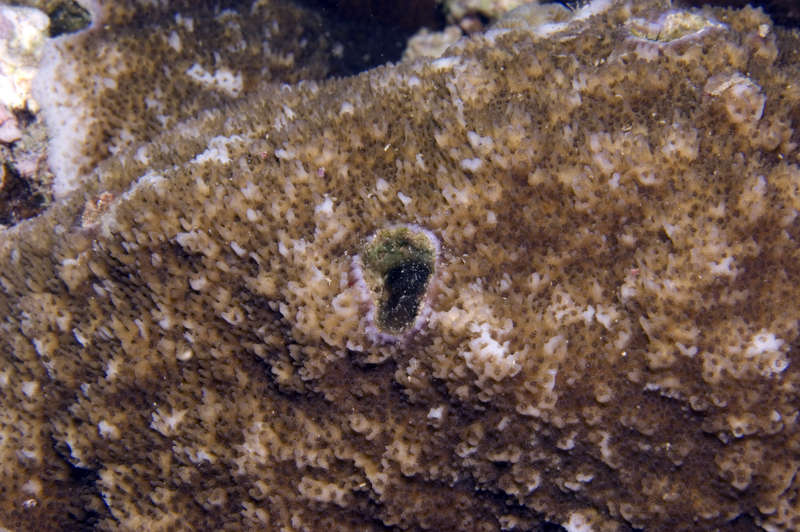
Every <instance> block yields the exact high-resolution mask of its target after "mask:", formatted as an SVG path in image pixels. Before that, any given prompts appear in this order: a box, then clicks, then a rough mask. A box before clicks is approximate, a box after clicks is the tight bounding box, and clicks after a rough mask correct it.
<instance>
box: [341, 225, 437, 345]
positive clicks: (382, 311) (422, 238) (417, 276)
mask: <svg viewBox="0 0 800 532" xmlns="http://www.w3.org/2000/svg"><path fill="white" fill-rule="evenodd" d="M438 256H439V242H438V239H437V238H436V236H434V234H433V233H431V232H430V231H428V230H427V229H424V228H422V227H419V226H417V225H406V224H402V225H395V226H390V227H388V228H385V229H381V230H379V231H378V232H376V233H375V234H373V235H372V236H370V237H369V238H368V239H367V241H366V242H365V244H364V246H363V248H362V250H361V253H359V254H358V255H356V256H355V257H354V259H353V264H354V267H353V274H354V277H355V282H356V284H357V285H358V286H359V288H360V289H361V291H362V296H363V298H362V299H363V301H364V302H365V303H366V305H367V306H368V310H367V320H366V321H367V334H368V336H370V338H372V339H373V340H379V341H383V342H395V341H398V340H401V339H404V338H408V337H409V336H410V335H411V334H413V333H414V332H416V331H417V330H419V329H420V328H421V327H422V325H423V324H424V322H425V320H426V319H427V313H428V301H429V299H430V291H431V290H430V287H431V283H432V281H433V278H434V276H435V274H436V263H437V260H438Z"/></svg>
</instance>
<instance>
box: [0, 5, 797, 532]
mask: <svg viewBox="0 0 800 532" xmlns="http://www.w3.org/2000/svg"><path fill="white" fill-rule="evenodd" d="M262 4H263V2H262V3H260V4H259V5H262ZM118 5H122V6H127V7H128V8H129V11H127V12H126V11H125V10H124V9H123V13H128V15H127V16H128V18H125V17H122V18H120V19H115V18H113V17H112V18H109V19H107V20H110V21H111V22H109V23H108V25H107V27H106V28H107V29H106V30H103V28H95V29H94V30H90V31H94V32H95V33H86V34H80V35H77V36H75V37H68V38H64V39H63V40H62V41H59V43H57V46H58V47H59V49H60V50H61V53H60V55H59V54H54V55H53V56H52V57H51V61H53V64H57V63H58V62H62V63H66V64H68V65H69V66H70V69H69V70H68V71H67V72H69V73H71V74H72V73H74V74H75V75H74V76H73V75H67V76H64V77H63V78H62V77H59V76H58V75H57V73H58V72H59V71H58V70H55V69H54V70H53V71H52V72H54V76H55V77H54V78H53V79H52V85H51V86H58V87H62V88H63V91H62V92H61V93H59V94H62V95H68V96H69V97H70V98H71V99H72V100H71V101H73V102H86V103H85V104H83V105H84V107H80V108H77V109H75V110H74V111H75V112H76V113H87V116H91V117H93V118H92V121H90V122H86V123H90V124H92V128H93V133H92V132H90V133H92V134H89V133H87V134H86V135H84V136H82V137H80V138H82V139H89V140H90V141H91V142H84V143H82V144H77V145H75V146H74V147H73V150H72V151H68V150H55V151H54V152H53V157H54V158H55V161H54V162H55V163H56V164H54V166H55V167H56V168H59V169H61V171H62V174H61V175H59V176H58V177H59V179H62V180H64V181H63V183H64V186H63V188H62V192H63V195H62V197H61V198H60V199H59V200H58V201H56V202H55V203H54V204H53V205H52V206H51V207H50V208H49V209H48V210H47V211H46V212H44V213H43V214H42V215H41V216H39V217H38V218H36V219H33V220H29V221H25V222H22V223H20V224H18V225H16V226H15V227H12V228H8V229H5V230H4V231H3V233H2V238H1V239H0V264H2V269H1V270H0V287H2V292H1V293H0V315H1V316H3V321H2V335H1V336H0V356H2V357H3V358H2V360H3V362H2V365H1V366H0V387H1V388H2V394H0V402H2V403H1V404H2V408H0V428H1V429H2V437H0V454H2V461H0V464H2V465H0V467H1V468H2V469H0V471H1V473H0V479H2V484H0V486H2V497H0V524H1V525H2V526H4V527H6V528H10V529H31V528H34V527H36V526H38V527H40V528H50V529H52V528H70V527H73V528H74V527H76V526H77V525H78V524H84V525H86V524H89V525H94V526H96V527H97V528H101V529H121V530H142V529H147V530H161V529H163V530H167V529H272V530H278V529H286V530H323V529H325V528H326V527H328V528H332V529H337V530H342V529H352V530H369V529H374V530H381V529H386V528H398V529H411V530H415V529H434V530H497V529H506V530H513V529H518V530H530V529H535V528H536V527H537V526H539V525H541V524H542V523H544V522H555V523H560V524H562V525H563V526H564V527H565V528H567V529H569V530H587V529H591V530H619V529H626V528H630V527H640V528H646V529H649V530H671V529H709V528H713V527H721V526H724V525H726V524H728V523H730V522H731V521H732V520H734V519H737V518H739V519H740V520H742V521H740V522H744V523H745V524H746V523H747V522H749V523H751V524H752V523H757V524H759V525H761V526H762V527H764V528H765V529H768V530H792V529H797V528H798V526H800V522H799V521H798V520H800V508H798V489H800V480H799V479H798V477H797V475H796V473H797V469H798V467H799V466H800V435H799V434H798V429H797V423H796V418H797V406H798V386H800V373H798V363H800V360H798V358H799V353H800V351H798V349H799V348H798V345H800V344H799V343H798V330H797V328H798V317H800V297H798V295H800V294H798V286H800V282H799V281H800V262H798V259H799V258H800V256H798V255H799V254H800V251H798V250H799V249H800V248H799V247H798V238H800V221H798V218H797V211H798V209H799V208H800V166H798V164H800V160H798V158H799V155H800V151H798V140H800V134H799V133H798V120H799V119H800V73H799V72H798V70H799V69H800V66H799V65H800V61H798V52H797V50H800V46H798V42H797V40H798V38H797V36H796V34H791V33H788V32H785V31H782V30H780V29H779V28H775V27H773V26H772V25H771V23H770V21H769V20H768V19H767V18H766V17H765V16H764V15H763V14H762V13H761V12H759V11H757V10H753V9H745V10H742V11H725V10H706V11H697V12H692V13H693V14H692V15H691V16H687V15H675V14H674V13H675V12H674V11H669V10H668V7H669V6H667V5H665V3H661V2H657V1H648V2H622V1H620V2H594V3H592V4H590V5H588V6H587V7H585V8H583V9H581V10H577V11H576V12H575V13H573V14H571V15H570V18H569V20H560V21H557V22H551V23H546V24H541V23H540V22H536V21H535V20H533V19H531V18H526V17H525V16H523V17H522V18H521V19H518V20H516V21H512V20H505V21H504V22H503V25H504V26H506V27H498V28H495V29H492V30H490V31H488V32H487V33H485V34H479V35H474V36H472V37H471V38H469V39H463V40H460V41H459V42H457V43H456V44H455V45H454V46H452V47H451V48H450V49H449V50H448V51H447V52H446V53H445V56H444V57H442V58H440V59H437V60H426V59H419V60H416V61H413V62H406V63H401V64H398V65H395V66H391V67H380V68H377V69H374V70H372V71H369V72H366V73H364V74H361V75H359V76H356V77H353V78H349V79H341V80H332V81H327V82H313V81H311V82H303V83H299V84H296V85H291V86H289V85H271V84H268V83H263V84H260V85H258V86H257V87H254V88H252V90H248V91H243V92H242V94H241V95H240V97H239V98H236V99H230V100H225V102H227V104H224V105H221V106H219V107H214V108H209V109H206V110H204V111H202V112H199V113H197V114H196V115H194V116H190V115H189V114H187V113H186V112H184V111H183V110H181V105H180V102H176V101H174V100H171V99H169V98H171V97H172V96H174V95H172V96H170V95H169V94H162V97H163V98H164V99H165V101H164V102H163V105H164V107H165V108H166V109H170V110H171V113H172V114H170V116H169V117H167V119H168V120H169V121H170V122H169V123H170V124H173V126H172V127H170V128H169V130H168V131H165V132H163V133H162V134H154V133H153V131H152V129H148V128H147V127H141V128H130V127H125V126H126V125H127V124H128V123H129V122H128V120H129V118H130V119H131V120H132V121H131V122H130V123H132V124H138V123H139V122H137V121H136V119H135V118H136V116H137V115H136V113H137V112H138V110H139V109H141V105H142V103H141V102H140V101H139V100H138V99H137V98H139V97H142V98H145V97H146V96H145V94H155V92H153V93H151V92H147V91H142V92H140V93H133V94H132V93H130V92H127V93H125V87H123V86H122V85H121V84H119V83H116V84H113V83H106V84H105V85H104V86H105V89H104V90H105V91H106V93H105V98H104V99H105V101H106V102H107V104H106V105H107V106H108V107H103V106H102V105H101V103H99V100H97V99H96V94H95V93H94V92H93V90H94V89H95V88H96V85H95V82H96V80H97V79H98V78H97V74H98V71H97V70H98V68H99V67H98V65H97V64H96V63H94V62H92V61H90V60H88V59H87V58H86V56H85V55H84V52H83V51H82V50H83V48H79V47H77V46H74V45H72V44H71V43H74V42H83V41H82V40H92V39H97V41H98V42H106V41H105V40H104V39H107V38H104V37H102V34H103V31H109V32H110V33H111V34H113V33H114V31H113V30H114V28H115V27H116V26H115V24H123V23H124V22H125V20H128V19H129V18H130V17H131V16H133V17H134V18H135V14H136V13H137V11H136V10H135V9H134V8H135V7H136V6H135V4H134V3H130V4H124V3H119V4H118ZM253 9H254V10H257V9H256V8H253ZM184 16H186V15H181V17H184ZM698 17H699V18H698ZM175 19H176V17H174V16H171V17H167V20H168V21H174V20H175ZM665 20H672V21H677V22H679V23H678V24H673V26H672V29H671V30H670V31H669V32H666V33H663V32H660V31H658V28H657V25H658V24H659V22H663V21H665ZM703 20H704V21H707V24H706V23H701V24H697V22H698V21H701V22H702V21H703ZM681 21H691V24H688V23H681ZM154 28H155V26H150V27H149V28H148V29H147V32H146V33H148V34H152V33H153V32H154V31H155V29H154ZM653 28H656V29H655V30H654V29H653ZM159 35H162V36H164V41H165V42H166V43H167V44H169V35H170V34H169V33H165V34H162V33H159ZM665 35H666V36H667V37H668V38H662V36H665ZM134 37H135V34H134V33H132V34H131V36H130V38H129V39H128V40H127V41H125V42H127V43H128V44H129V45H130V48H129V49H126V53H124V54H122V53H120V54H117V55H118V60H119V61H120V62H121V65H125V68H122V67H120V69H119V71H118V72H120V73H122V72H128V73H129V74H131V75H129V76H128V79H134V78H135V76H133V75H132V74H133V73H136V72H138V71H137V70H136V68H137V65H145V66H147V65H152V64H154V65H158V64H159V61H161V60H163V58H164V55H162V54H161V52H164V53H166V52H165V51H164V50H160V51H159V50H153V49H150V48H148V47H143V45H142V44H141V43H139V42H138V41H137V39H136V38H134ZM73 39H75V40H73ZM188 39H189V35H185V36H181V42H182V43H186V42H188ZM109 46H112V44H109ZM172 48H173V50H174V47H172ZM137 50H138V51H137ZM223 52H224V50H222V51H220V52H219V53H220V57H219V59H218V63H219V64H223V65H224V64H226V63H224V61H225V58H224V57H223ZM140 54H146V56H147V59H148V61H144V59H142V60H141V61H142V62H140V59H139V58H140ZM167 57H170V56H167ZM58 64H61V63H58ZM108 64H113V63H102V65H103V66H102V67H103V68H105V66H106V65H108ZM206 70H208V68H206ZM147 71H148V72H150V74H151V76H150V77H148V78H147V80H149V81H148V83H150V85H149V86H150V87H157V86H160V85H159V84H161V83H164V82H165V81H164V80H163V79H162V78H161V77H160V76H164V75H166V74H164V70H163V69H158V68H155V69H152V68H151V69H148V70H147ZM61 72H65V70H61ZM231 72H232V75H233V76H236V74H237V73H238V71H235V70H233V69H232V70H231ZM106 74H108V71H106ZM109 75H110V74H109ZM112 81H113V78H112ZM185 87H186V88H185V91H187V92H186V93H185V94H184V93H182V94H181V97H182V98H184V99H187V96H186V94H191V91H192V90H193V89H192V85H191V84H188V83H187V84H186V85H185ZM153 90H154V91H155V89H153ZM54 94H56V93H54ZM125 94H127V96H126V97H127V99H125V97H123V96H125ZM151 97H152V96H151ZM212 99H213V98H212ZM225 102H222V103H225ZM43 103H45V105H49V106H50V108H51V110H52V109H53V106H54V105H56V104H58V103H59V102H57V101H56V102H43ZM155 103H156V104H161V103H162V101H161V100H155ZM212 103H220V102H219V101H214V102H212ZM190 109H194V107H190ZM175 113H177V115H176V114H175ZM70 116H75V115H74V114H72V115H70ZM81 116H83V115H81ZM57 118H58V115H57V114H53V115H51V121H53V125H54V126H55V127H58V121H57V120H56V119H57ZM112 118H113V120H112ZM67 123H69V122H67ZM84 125H85V124H84ZM98 131H100V132H105V133H107V134H106V135H105V136H104V137H102V138H105V139H114V138H120V139H123V140H124V142H122V143H118V144H119V145H118V149H117V150H116V152H115V153H114V154H113V156H111V157H108V158H105V156H106V155H107V151H103V149H101V148H102V147H103V146H104V145H103V144H102V142H100V141H101V140H102V138H101V137H95V136H92V135H93V134H96V133H97V132H98ZM121 131H127V132H128V133H129V134H128V135H123V134H121V133H120V132H121ZM56 138H59V137H58V135H56ZM106 149H107V148H106ZM86 167H92V168H93V169H92V170H91V172H88V173H84V172H82V171H76V169H80V168H86ZM69 189H74V190H75V191H76V192H73V193H67V191H68V190H69ZM417 226H419V227H423V228H425V230H428V231H430V232H431V233H432V234H433V235H435V237H436V238H437V239H438V240H439V242H440V244H441V247H440V250H438V251H437V252H436V254H437V255H438V259H437V260H436V261H435V277H436V278H435V281H432V282H431V283H430V284H428V285H426V286H425V295H424V296H420V297H424V298H428V301H427V303H426V304H427V305H429V314H428V315H427V319H426V320H425V324H424V326H422V327H420V329H419V330H418V331H415V332H414V334H413V335H412V336H410V337H409V338H408V340H407V341H404V342H388V343H385V342H383V341H381V338H376V337H375V335H374V334H370V323H369V319H368V314H369V308H368V304H369V302H368V301H367V302H366V303H365V297H364V290H363V288H364V287H363V286H361V285H360V284H359V283H358V282H357V279H355V278H354V275H353V271H354V268H355V266H356V264H354V263H356V262H357V261H356V260H355V259H354V257H355V256H356V255H359V254H363V253H369V252H370V250H373V249H375V248H374V247H371V246H372V245H373V244H374V242H375V241H374V240H370V236H371V235H374V234H376V233H377V234H381V231H382V230H384V231H389V232H390V233H391V232H392V231H396V228H397V227H412V228H414V229H413V231H417V229H416V228H417ZM387 228H389V229H387ZM413 231H412V232H413ZM420 233H421V230H420ZM391 234H394V233H391ZM421 234H422V233H421ZM433 243H434V241H433V240H428V244H427V245H428V246H429V247H436V246H434V245H433ZM422 249H424V246H423V248H422ZM416 254H417V252H414V256H416ZM428 254H429V255H430V252H428ZM423 255H424V253H423ZM409 256H410V255H409ZM378 262H379V261H374V262H373V263H378ZM401 262H402V261H401ZM392 264H395V263H392ZM389 270H391V268H384V269H381V268H376V269H375V270H374V272H376V273H377V274H380V275H385V274H387V272H388V271H389ZM374 283H375V281H374V280H373V286H375V284H374ZM378 284H380V283H379V282H378ZM434 284H435V290H433V288H434V286H433V285H434ZM368 288H369V287H368ZM417 295H419V294H417ZM418 308H420V307H418Z"/></svg>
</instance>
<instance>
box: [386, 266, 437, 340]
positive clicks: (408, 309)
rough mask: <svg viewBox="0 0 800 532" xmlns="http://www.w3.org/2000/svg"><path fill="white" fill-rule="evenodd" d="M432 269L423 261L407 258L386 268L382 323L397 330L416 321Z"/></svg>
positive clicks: (389, 329) (391, 329)
mask: <svg viewBox="0 0 800 532" xmlns="http://www.w3.org/2000/svg"><path fill="white" fill-rule="evenodd" d="M431 273H433V270H432V269H431V267H430V265H428V264H426V263H424V262H406V263H403V264H400V265H399V266H396V267H394V268H392V269H390V270H389V271H388V272H386V274H385V276H384V281H383V289H384V297H383V298H382V301H381V305H380V310H379V317H378V321H379V326H380V327H381V328H382V329H385V330H388V331H391V332H393V333H397V332H400V331H402V330H403V329H405V328H406V327H408V326H409V325H411V324H412V323H413V322H414V319H415V318H416V316H417V312H418V311H419V306H420V302H421V301H422V297H423V296H424V295H425V290H426V289H427V287H428V281H429V279H430V277H431Z"/></svg>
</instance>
